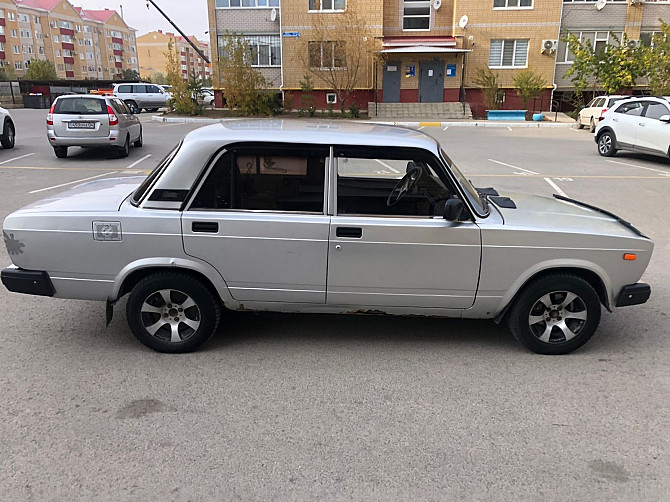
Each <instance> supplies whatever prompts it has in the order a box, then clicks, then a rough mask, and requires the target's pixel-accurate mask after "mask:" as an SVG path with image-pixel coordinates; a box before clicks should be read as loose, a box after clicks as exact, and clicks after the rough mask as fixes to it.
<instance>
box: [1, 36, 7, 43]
mask: <svg viewBox="0 0 670 502" xmlns="http://www.w3.org/2000/svg"><path fill="white" fill-rule="evenodd" d="M6 41H7V40H5V36H4V35H0V42H2V43H3V44H4V43H5V42H6Z"/></svg>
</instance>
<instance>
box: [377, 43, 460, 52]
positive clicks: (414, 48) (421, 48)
mask: <svg viewBox="0 0 670 502" xmlns="http://www.w3.org/2000/svg"><path fill="white" fill-rule="evenodd" d="M380 52H381V53H382V54H418V53H431V54H435V53H444V52H450V53H452V54H453V53H464V52H470V51H469V50H468V49H456V48H455V47H435V46H432V45H414V46H411V47H391V48H389V49H382V50H381V51H380Z"/></svg>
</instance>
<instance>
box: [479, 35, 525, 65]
mask: <svg viewBox="0 0 670 502" xmlns="http://www.w3.org/2000/svg"><path fill="white" fill-rule="evenodd" d="M527 62H528V40H491V52H489V68H525V67H526V64H527Z"/></svg>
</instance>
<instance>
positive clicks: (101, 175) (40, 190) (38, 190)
mask: <svg viewBox="0 0 670 502" xmlns="http://www.w3.org/2000/svg"><path fill="white" fill-rule="evenodd" d="M117 172H118V171H110V172H108V173H104V174H98V175H97V176H91V177H90V178H83V179H80V180H74V181H70V182H69V183H61V184H60V185H54V186H51V187H46V188H39V189H37V190H32V191H30V192H28V193H38V192H44V191H46V190H51V189H53V188H60V187H65V186H68V185H74V184H75V183H81V182H82V181H88V180H92V179H95V178H101V177H103V176H108V175H110V174H116V173H117Z"/></svg>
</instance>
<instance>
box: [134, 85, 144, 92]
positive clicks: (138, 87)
mask: <svg viewBox="0 0 670 502" xmlns="http://www.w3.org/2000/svg"><path fill="white" fill-rule="evenodd" d="M133 92H137V93H146V92H147V86H146V85H143V84H140V85H133Z"/></svg>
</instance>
